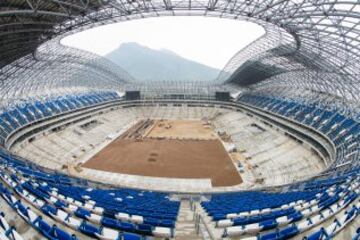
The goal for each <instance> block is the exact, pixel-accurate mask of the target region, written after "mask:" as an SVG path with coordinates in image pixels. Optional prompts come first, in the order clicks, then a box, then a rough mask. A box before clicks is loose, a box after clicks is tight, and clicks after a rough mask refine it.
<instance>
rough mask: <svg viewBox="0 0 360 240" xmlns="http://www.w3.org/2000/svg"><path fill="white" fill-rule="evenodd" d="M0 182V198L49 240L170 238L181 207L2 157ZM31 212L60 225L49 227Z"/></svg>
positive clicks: (161, 198)
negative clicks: (73, 231) (80, 235)
mask: <svg viewBox="0 0 360 240" xmlns="http://www.w3.org/2000/svg"><path fill="white" fill-rule="evenodd" d="M0 177H1V179H2V181H3V182H4V184H0V194H1V196H2V197H3V198H4V199H5V200H6V201H7V202H8V203H9V205H10V206H11V207H12V208H13V209H14V210H15V211H17V212H18V214H19V215H20V216H21V217H22V218H23V219H24V220H25V221H26V222H27V223H28V224H30V225H31V226H32V227H33V228H35V229H37V230H38V231H39V232H41V233H42V234H43V235H44V236H45V237H46V238H48V239H76V238H77V237H76V235H74V234H69V233H67V231H66V228H64V227H67V228H70V229H73V230H75V231H78V232H80V233H82V234H85V235H88V236H90V237H94V238H99V239H109V240H110V239H114V240H117V239H143V238H146V236H155V237H161V238H170V237H173V236H174V228H175V223H176V219H177V215H178V211H179V205H180V203H179V202H178V201H172V200H170V199H169V195H167V194H165V193H158V192H150V191H140V190H132V189H125V188H124V189H98V188H91V187H90V186H89V185H90V183H89V182H86V181H84V180H80V179H76V178H70V177H67V176H63V175H60V174H56V173H54V172H44V171H43V170H42V169H40V168H38V167H37V166H35V165H33V164H26V163H24V162H22V161H19V160H17V159H15V158H14V157H12V156H6V155H5V154H3V155H2V157H1V165H0ZM74 183H75V184H74ZM74 185H75V186H74ZM33 209H34V210H36V211H39V212H41V213H42V214H44V215H46V216H48V217H50V218H52V219H54V220H55V221H56V222H57V223H58V224H56V225H54V226H50V225H49V224H48V223H47V222H46V221H45V220H44V219H43V218H42V216H41V214H37V213H36V211H34V210H33Z"/></svg>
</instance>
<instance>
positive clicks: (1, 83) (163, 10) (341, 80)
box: [0, 0, 360, 104]
mask: <svg viewBox="0 0 360 240" xmlns="http://www.w3.org/2000/svg"><path fill="white" fill-rule="evenodd" d="M175 15H186V16H187V15H194V16H195V15H196V16H211V17H221V18H229V19H234V20H246V21H251V22H254V23H257V24H260V25H261V26H263V27H264V28H265V30H266V34H265V35H264V36H263V37H261V38H260V39H258V40H256V41H255V42H253V43H252V44H250V45H249V46H247V47H246V48H245V49H243V50H241V51H239V52H238V53H237V54H236V55H235V56H234V57H233V58H232V59H231V60H230V61H229V63H228V64H227V65H226V67H225V68H224V69H223V71H222V73H221V74H220V75H219V77H218V78H217V82H216V83H215V84H223V83H227V84H230V85H229V86H234V85H237V86H242V87H244V88H246V89H250V90H257V89H259V88H261V89H262V91H264V88H266V89H268V91H272V89H275V88H278V87H279V86H282V87H283V86H284V85H285V86H287V87H290V88H294V87H296V88H297V89H298V90H299V89H312V90H314V91H317V92H321V93H327V94H331V95H334V96H338V97H340V98H342V99H344V101H345V102H351V103H352V104H354V103H355V104H357V103H359V102H360V101H359V100H360V96H359V92H360V91H359V90H360V84H359V74H360V61H359V56H360V1H359V0H197V1H193V0H2V1H0V96H1V97H2V101H3V102H4V101H5V100H6V101H9V99H12V98H15V99H18V98H21V97H29V94H34V95H40V94H43V93H44V92H45V93H46V94H53V92H51V91H53V90H54V89H59V90H57V91H56V92H59V91H60V90H61V91H65V92H66V91H70V90H71V91H74V90H76V91H82V90H83V89H89V88H90V89H92V88H106V89H109V88H111V89H117V90H118V89H121V88H122V87H124V86H128V85H129V84H130V85H131V83H132V82H134V79H132V78H131V77H130V76H129V75H128V74H126V73H125V72H124V71H122V70H121V69H120V68H118V67H117V66H115V65H113V64H111V63H109V62H108V61H106V60H104V59H101V58H99V57H98V56H95V55H94V54H90V53H86V52H82V51H79V50H74V49H69V48H68V49H67V48H65V47H64V46H60V45H59V43H58V42H59V39H60V38H61V37H63V36H65V35H67V34H72V33H74V32H77V31H82V30H84V29H87V28H91V27H94V26H99V25H103V24H107V23H113V22H119V21H128V20H132V19H141V18H146V17H159V16H175ZM234 30H236V29H234ZM49 40H51V41H49ZM44 43H46V44H45V45H44V46H42V47H40V48H39V46H41V45H42V44H44ZM211 84H214V83H211Z"/></svg>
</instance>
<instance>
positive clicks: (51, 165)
mask: <svg viewBox="0 0 360 240" xmlns="http://www.w3.org/2000/svg"><path fill="white" fill-rule="evenodd" d="M162 16H206V17H217V18H226V19H233V20H237V21H248V22H252V23H255V24H257V25H260V26H261V27H263V28H264V29H265V31H266V33H265V34H264V35H263V36H262V37H260V38H259V39H257V40H255V41H254V42H252V43H251V44H249V45H248V46H246V47H245V48H243V49H241V50H239V51H238V52H237V53H236V54H235V55H234V56H233V57H232V58H231V59H230V60H229V61H228V63H227V64H226V66H225V68H224V69H223V70H222V71H221V73H220V74H219V75H218V77H217V78H216V79H215V80H211V81H207V82H174V81H161V82H151V83H147V82H142V81H139V80H137V79H135V78H133V77H132V76H131V75H130V74H128V73H127V72H126V71H125V70H123V69H122V68H120V67H119V66H117V65H115V64H114V63H112V62H111V61H109V60H107V59H105V58H103V57H100V56H98V55H96V54H94V53H90V52H87V51H83V50H79V49H75V48H72V47H68V46H65V45H63V44H61V43H60V41H61V39H63V38H65V37H67V36H70V35H72V34H75V33H78V32H82V31H84V30H87V29H92V28H95V27H98V26H102V25H107V24H111V23H116V22H123V21H132V20H136V19H143V18H150V17H162ZM234 31H235V30H234ZM359 79H360V3H359V2H358V1H356V0H321V1H305V0H253V1H250V0H239V1H232V0H220V1H215V0H199V1H191V0H190V1H182V0H172V1H170V0H164V1H156V0H145V1H140V0H2V1H0V93H1V94H0V98H1V100H0V101H1V111H0V145H1V147H0V178H1V179H0V195H1V198H0V212H1V214H0V239H2V240H22V239H24V240H27V239H54V240H57V239H58V240H60V239H61V240H75V239H104V240H145V239H147V240H152V239H181V240H187V239H195V240H197V239H211V240H215V239H247V240H257V239H259V240H260V239H261V240H265V239H312V240H315V239H319V240H320V239H344V240H345V239H349V240H357V239H359V238H360V218H359V214H360V187H359V186H360V164H359V163H360V161H359V149H360V146H359V144H360V115H359V109H360V108H359V107H360V82H359Z"/></svg>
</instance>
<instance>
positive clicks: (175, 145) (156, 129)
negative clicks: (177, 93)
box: [83, 121, 242, 187]
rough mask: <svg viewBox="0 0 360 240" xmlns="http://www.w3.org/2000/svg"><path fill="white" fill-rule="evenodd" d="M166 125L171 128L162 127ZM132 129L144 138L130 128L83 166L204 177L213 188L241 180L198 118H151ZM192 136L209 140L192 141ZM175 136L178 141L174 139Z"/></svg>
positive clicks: (208, 130)
mask: <svg viewBox="0 0 360 240" xmlns="http://www.w3.org/2000/svg"><path fill="white" fill-rule="evenodd" d="M167 124H170V125H171V127H170V128H168V127H166V126H169V125H167ZM159 125H160V126H159ZM175 125H176V126H175ZM143 126H146V129H145V128H144V127H143ZM133 128H134V129H135V128H136V129H139V132H141V133H142V134H141V135H143V137H144V138H139V137H138V136H139V134H134V131H133V130H131V129H130V130H131V131H128V132H127V134H125V135H122V136H120V137H119V138H117V139H116V140H114V141H113V142H112V143H110V144H109V145H108V146H106V147H105V148H104V149H102V150H101V151H100V152H98V153H97V154H96V155H95V156H94V157H92V158H91V159H90V160H88V161H87V162H86V163H85V164H84V165H83V167H85V168H92V169H97V170H102V171H108V172H116V173H124V174H134V175H142V176H153V177H169V178H208V179H211V182H212V185H213V186H214V187H219V186H232V185H236V184H240V183H241V182H242V180H241V177H240V175H239V174H238V172H237V170H236V168H235V166H234V164H233V163H232V160H231V158H230V156H229V155H228V153H227V152H226V150H225V149H224V147H223V145H222V143H221V142H220V140H218V139H215V137H216V135H214V134H213V131H212V129H211V128H208V127H207V126H204V125H203V123H202V122H201V121H192V122H186V121H180V123H179V125H177V123H175V124H174V122H173V121H166V122H160V121H154V122H153V123H152V124H151V125H149V126H148V124H147V123H146V122H145V121H143V122H141V123H140V124H136V125H134V127H133ZM201 129H203V130H201ZM136 131H137V130H136ZM186 132H190V133H186ZM198 132H201V134H197V133H198ZM149 135H151V136H152V138H149ZM129 136H137V138H131V137H129ZM146 136H147V137H146ZM193 136H200V137H199V138H202V139H204V138H209V139H210V140H194V139H193ZM165 137H166V138H172V139H165ZM176 137H177V138H178V139H181V140H178V139H174V138H176ZM184 139H185V140H184Z"/></svg>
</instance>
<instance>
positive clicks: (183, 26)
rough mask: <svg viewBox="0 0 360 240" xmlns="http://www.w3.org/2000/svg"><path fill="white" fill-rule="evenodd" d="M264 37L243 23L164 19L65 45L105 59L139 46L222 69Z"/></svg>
mask: <svg viewBox="0 0 360 240" xmlns="http://www.w3.org/2000/svg"><path fill="white" fill-rule="evenodd" d="M264 33H265V31H264V30H263V28H262V27H260V26H258V25H256V24H254V23H249V22H243V21H235V20H228V19H220V18H211V17H160V18H147V19H142V20H133V21H128V22H121V23H116V24H110V25H106V26H101V27H97V28H93V29H90V30H86V31H84V32H81V33H78V34H75V35H72V36H69V37H67V38H65V39H63V40H62V43H63V44H65V45H69V46H73V47H76V48H80V49H84V50H87V51H90V52H93V53H96V54H99V55H101V56H104V55H106V54H107V53H109V52H111V51H112V50H114V49H116V48H118V47H119V46H120V45H121V44H122V43H124V42H137V43H139V44H141V45H144V46H147V47H150V48H153V49H168V50H171V51H173V52H175V53H177V54H179V55H181V56H183V57H185V58H188V59H191V60H194V61H197V62H200V63H203V64H206V65H209V66H212V67H215V68H219V69H221V68H223V67H224V66H225V64H226V63H227V61H228V60H230V58H231V57H232V56H233V55H234V54H235V53H236V52H238V51H239V50H240V49H241V48H243V47H245V46H246V45H247V44H249V43H250V42H252V41H254V40H255V39H257V38H258V37H260V36H261V35H263V34H264Z"/></svg>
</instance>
